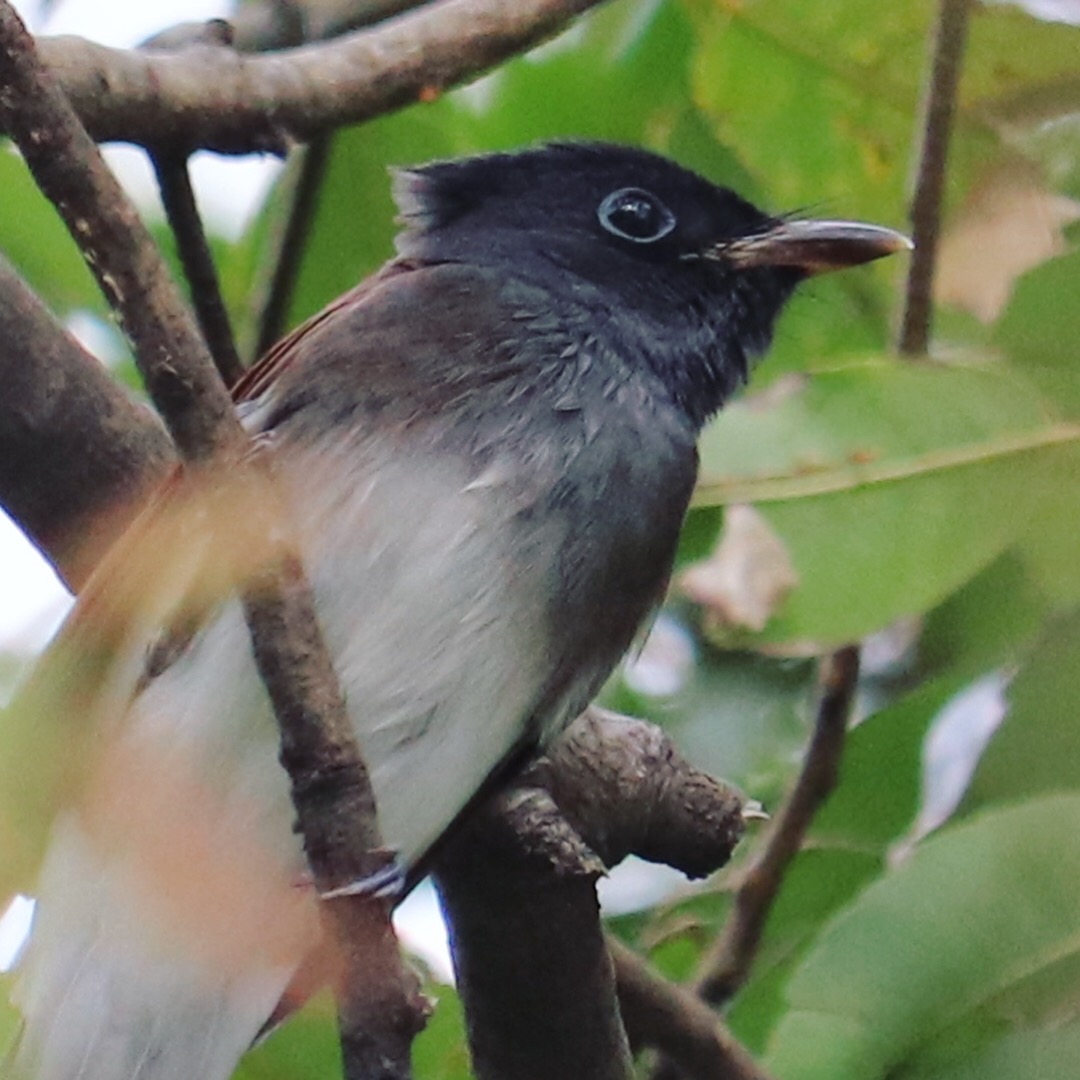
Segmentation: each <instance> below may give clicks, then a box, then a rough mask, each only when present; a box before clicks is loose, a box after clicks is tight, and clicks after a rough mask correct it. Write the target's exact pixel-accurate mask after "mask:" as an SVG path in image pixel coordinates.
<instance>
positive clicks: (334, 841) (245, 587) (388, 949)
mask: <svg viewBox="0 0 1080 1080" xmlns="http://www.w3.org/2000/svg"><path fill="white" fill-rule="evenodd" d="M0 119H2V120H3V122H4V124H5V126H6V128H7V130H8V131H10V132H11V133H12V135H13V137H14V138H15V140H16V142H17V143H18V145H19V149H20V150H21V151H22V153H23V156H24V158H25V159H26V162H27V165H28V166H29V168H30V170H31V172H32V173H33V174H34V177H35V179H36V180H37V182H38V184H39V186H40V187H41V188H42V190H43V191H44V192H45V194H46V195H47V196H49V198H50V199H52V201H53V202H54V204H55V205H56V206H57V209H58V210H59V211H60V214H61V216H62V217H63V219H64V221H65V224H66V225H67V226H68V229H69V231H70V232H71V234H72V236H73V237H74V239H75V241H76V243H77V244H78V245H79V247H80V250H81V251H82V252H83V254H84V257H85V258H86V260H87V262H88V263H89V264H90V267H91V269H92V271H93V272H94V274H95V276H96V277H97V279H98V282H99V284H100V285H101V287H102V289H103V291H104V292H105V294H106V296H107V297H108V298H109V301H110V304H111V305H112V306H113V308H114V310H116V311H117V313H118V315H119V317H120V321H121V324H122V326H123V327H124V329H125V330H126V332H127V333H128V335H129V337H130V338H131V340H132V342H133V345H134V347H135V354H136V361H137V363H138V364H139V368H140V371H141V372H142V374H143V378H144V380H145V381H146V384H147V388H148V390H149V391H150V394H151V396H152V397H153V399H154V401H155V404H156V405H157V406H158V408H159V410H160V411H161V412H162V414H163V416H164V417H165V420H166V422H167V424H168V427H169V429H170V432H171V433H172V436H173V439H174V440H175V442H176V444H177V446H178V447H179V449H180V452H181V456H182V457H183V458H184V460H185V461H186V462H187V463H188V465H189V466H194V467H195V468H196V469H197V470H198V471H200V472H202V473H203V474H207V473H209V466H211V465H214V466H218V467H219V470H218V471H217V472H216V473H215V474H214V475H213V477H212V479H213V480H214V482H215V483H216V484H217V485H218V488H219V491H220V489H221V488H223V487H224V486H225V485H224V476H225V471H224V470H221V469H220V466H223V465H225V466H228V467H229V468H228V475H229V476H230V477H232V476H233V474H234V473H235V474H237V475H238V477H239V480H240V484H239V485H237V484H233V485H231V486H230V488H229V491H228V496H227V498H218V499H217V500H216V501H217V502H218V503H219V504H220V503H223V502H224V503H226V504H233V503H237V504H239V505H238V507H237V509H238V510H239V518H238V519H236V520H239V521H240V522H242V523H244V524H245V525H246V527H247V528H248V529H249V530H250V532H249V533H248V535H250V536H252V537H259V538H260V540H261V545H262V546H261V548H260V552H261V553H262V554H264V555H265V558H264V559H262V560H260V561H259V563H258V566H257V570H256V572H255V573H253V574H252V576H251V577H250V578H248V579H246V580H244V581H242V582H241V592H242V599H243V602H244V608H245V616H246V618H247V621H248V626H249V629H250V631H251V636H252V644H253V646H254V651H255V656H256V660H257V663H258V667H259V672H260V675H261V676H262V678H263V681H264V682H265V684H266V688H267V691H268V694H269V696H270V699H271V701H272V703H273V705H274V711H275V714H276V716H277V718H278V722H279V725H280V728H281V735H282V760H283V763H284V764H285V765H286V768H287V769H288V770H289V775H290V779H291V781H292V790H293V802H294V805H295V807H296V811H297V817H298V819H299V824H300V828H301V831H302V833H303V836H304V844H305V850H306V852H307V855H308V859H309V861H310V863H311V867H312V872H313V876H314V878H315V882H316V885H317V887H318V888H319V890H320V892H327V891H330V890H331V889H333V888H335V887H337V886H340V885H342V884H343V883H346V882H348V881H355V880H357V879H362V878H365V877H369V876H372V875H373V874H374V873H376V872H377V870H378V869H380V868H381V867H383V866H384V865H385V861H386V855H385V853H384V852H382V851H381V850H380V848H381V841H380V839H379V834H378V824H377V821H376V819H375V814H374V797H373V795H372V792H371V785H370V782H369V779H368V776H367V772H366V769H365V768H364V764H363V761H362V760H361V758H360V755H359V751H358V749H357V747H356V742H355V740H354V738H353V735H352V728H351V724H350V722H349V718H348V714H347V713H346V711H345V705H344V700H343V697H342V694H341V690H340V687H339V685H338V683H337V679H336V676H335V674H334V671H333V668H332V666H331V664H330V661H329V657H328V654H327V652H326V649H325V647H324V644H323V642H322V639H321V635H320V633H319V630H318V626H317V623H316V621H315V615H314V608H313V603H312V597H311V595H310V589H309V587H308V586H307V583H306V582H305V581H304V578H303V575H302V573H301V571H300V566H299V562H298V560H297V559H296V557H295V555H294V554H293V552H292V548H291V547H290V545H289V543H288V541H287V539H286V536H287V534H286V532H285V529H284V524H283V522H284V520H285V519H284V514H283V512H282V511H281V509H280V507H279V506H278V505H277V501H276V498H275V493H274V490H273V487H272V485H271V484H269V483H267V482H265V478H264V476H263V475H262V474H261V472H259V471H258V470H256V469H255V468H252V467H246V466H245V462H246V461H247V460H248V459H249V458H250V454H249V451H248V443H247V440H246V437H245V436H244V434H243V430H242V429H241V427H240V425H239V422H238V421H237V419H236V417H235V415H234V413H233V410H232V405H231V401H230V399H229V396H228V394H227V392H226V391H225V388H224V386H223V385H222V383H221V381H220V380H219V379H218V378H217V374H216V372H215V370H214V365H213V361H212V360H211V358H210V356H209V354H208V352H207V351H206V348H205V346H204V345H203V344H202V342H201V340H200V338H199V334H198V332H197V330H196V329H195V326H194V324H193V322H192V320H191V318H190V315H189V314H188V312H187V310H186V309H185V307H184V305H183V303H182V301H181V300H180V297H179V295H178V294H177V290H176V288H175V286H174V284H173V283H172V282H171V281H170V279H169V277H168V274H167V272H166V270H165V267H164V264H163V262H162V260H161V257H160V254H159V253H158V252H157V250H156V248H155V247H154V245H153V241H152V240H151V238H150V236H149V234H148V233H147V231H146V229H145V227H144V226H143V225H142V223H141V221H140V220H139V218H138V216H137V214H136V213H135V211H134V209H133V208H132V207H131V205H130V203H129V202H128V200H127V199H126V198H125V197H124V195H123V193H122V192H121V190H120V188H119V186H118V184H117V183H116V180H115V178H114V177H113V176H112V174H111V173H110V172H109V170H108V168H107V167H106V166H105V164H104V161H103V160H102V158H101V155H100V153H99V151H98V149H97V147H96V146H95V145H94V144H93V142H92V141H91V140H90V138H89V136H88V135H87V133H86V132H85V130H84V129H83V128H82V127H81V125H80V124H79V121H78V118H77V117H76V115H75V113H74V112H73V111H72V109H71V107H70V105H69V103H68V102H67V100H66V99H65V97H64V93H63V91H62V90H61V89H60V87H59V85H58V84H57V83H56V81H55V80H54V79H53V78H52V76H51V75H50V73H49V72H48V71H47V70H46V69H45V68H44V67H43V66H42V65H41V63H40V62H39V61H38V58H37V55H36V50H35V48H34V43H33V41H32V39H31V38H30V36H29V35H28V34H27V33H26V30H25V28H24V27H23V25H22V23H21V21H20V20H19V18H18V16H17V15H16V14H15V12H14V11H13V10H12V8H11V7H10V5H9V4H8V3H7V2H6V0H0ZM215 509H217V508H216V507H215ZM211 521H212V522H215V524H216V517H215V516H214V515H213V514H212V515H211ZM343 808H344V809H343ZM320 910H321V912H322V915H323V918H324V921H325V922H326V924H327V929H328V931H329V932H330V933H331V934H332V935H333V937H334V938H335V939H337V940H339V941H340V942H341V943H342V945H343V956H344V959H345V962H346V964H347V967H346V971H345V974H344V978H343V980H342V983H341V984H340V985H339V986H338V988H337V989H338V992H339V994H338V1002H339V1015H340V1018H341V1026H342V1046H343V1050H344V1052H345V1059H346V1074H347V1075H348V1076H349V1077H350V1078H352V1077H355V1078H359V1077H362V1076H363V1077H371V1076H381V1077H405V1076H407V1075H408V1071H409V1066H408V1059H409V1047H410V1045H411V1039H412V1036H413V1035H414V1034H415V1032H416V1030H417V1029H418V1026H419V1024H420V1017H421V1015H422V1013H423V1009H422V1006H421V1003H420V1002H419V999H418V997H417V994H416V986H415V980H414V978H412V977H411V976H410V975H408V974H407V973H406V972H405V970H404V968H403V967H402V965H401V962H400V957H399V955H398V951H397V948H396V942H395V941H394V938H393V934H392V930H391V929H390V925H389V909H388V905H387V904H386V903H385V902H384V901H377V900H376V901H367V900H365V899H363V898H360V897H357V898H343V899H340V900H334V901H333V902H330V903H326V904H323V905H321V908H320ZM372 971H374V972H375V973H376V974H377V975H378V976H379V981H378V984H377V985H373V983H372V980H371V975H370V973H371V972H372Z"/></svg>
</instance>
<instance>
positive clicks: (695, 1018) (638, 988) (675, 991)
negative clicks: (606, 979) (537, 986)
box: [608, 937, 769, 1080]
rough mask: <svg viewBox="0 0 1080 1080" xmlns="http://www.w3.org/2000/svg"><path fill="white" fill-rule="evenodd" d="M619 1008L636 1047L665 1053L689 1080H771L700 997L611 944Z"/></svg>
mask: <svg viewBox="0 0 1080 1080" xmlns="http://www.w3.org/2000/svg"><path fill="white" fill-rule="evenodd" d="M608 950H609V951H610V953H611V959H612V961H613V963H614V964H615V978H616V981H617V982H618V985H619V1008H620V1010H621V1011H622V1016H623V1020H624V1022H625V1023H626V1030H627V1031H628V1032H629V1033H630V1036H631V1039H632V1040H633V1042H634V1043H635V1045H641V1046H652V1047H655V1048H656V1049H657V1050H659V1051H661V1052H662V1053H663V1054H664V1055H665V1056H666V1057H667V1059H668V1060H669V1061H670V1062H671V1063H672V1064H674V1065H676V1066H677V1067H678V1069H679V1070H680V1072H681V1073H682V1075H684V1076H686V1077H688V1078H690V1080H769V1076H768V1074H767V1073H765V1072H764V1071H763V1070H762V1069H761V1067H760V1066H759V1065H758V1064H757V1063H756V1062H755V1061H754V1059H753V1058H751V1057H750V1055H749V1054H748V1053H747V1052H746V1050H745V1049H743V1047H742V1045H741V1044H740V1043H739V1041H738V1040H737V1039H736V1038H734V1036H732V1034H731V1032H729V1031H728V1030H727V1028H726V1027H724V1025H723V1024H722V1023H721V1021H720V1018H719V1017H718V1016H717V1015H716V1013H715V1012H713V1010H712V1009H710V1008H709V1006H708V1005H707V1004H706V1003H705V1002H704V1001H702V1000H701V998H700V997H698V996H697V995H696V994H693V993H691V992H690V991H689V990H687V989H685V988H684V987H682V986H679V985H677V984H676V983H673V982H671V981H670V980H669V979H665V978H664V977H663V976H661V975H660V974H658V973H657V972H656V971H654V970H653V969H652V968H651V967H650V966H649V965H648V964H647V963H646V962H645V961H644V960H643V959H642V958H641V957H640V956H638V955H637V953H635V952H634V951H633V950H632V949H629V948H627V946H625V945H624V944H623V943H622V942H621V941H619V940H618V939H616V938H612V937H609V938H608Z"/></svg>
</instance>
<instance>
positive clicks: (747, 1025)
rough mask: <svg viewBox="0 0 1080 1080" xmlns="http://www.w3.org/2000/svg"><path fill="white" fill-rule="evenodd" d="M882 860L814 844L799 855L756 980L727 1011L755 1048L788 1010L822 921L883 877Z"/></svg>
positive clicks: (768, 930) (782, 891) (790, 870)
mask: <svg viewBox="0 0 1080 1080" xmlns="http://www.w3.org/2000/svg"><path fill="white" fill-rule="evenodd" d="M882 865H883V864H882V861H881V860H880V859H879V858H877V857H876V856H874V855H869V854H866V853H863V852H859V851H853V850H843V849H841V848H810V849H807V850H804V851H801V852H800V853H799V854H798V855H797V856H796V857H795V859H794V861H793V862H792V864H791V866H790V867H789V868H788V870H787V872H786V873H785V875H784V882H783V885H782V886H781V889H780V894H779V895H778V897H777V899H776V904H775V906H774V907H773V910H772V911H771V912H770V914H769V918H768V922H767V925H766V928H765V935H764V938H763V939H762V943H761V948H760V951H759V953H758V955H757V957H756V959H755V961H754V974H753V980H752V982H751V983H750V984H749V985H748V986H747V987H746V988H744V989H743V990H742V991H740V993H739V995H738V996H737V997H736V999H735V1001H734V1003H733V1004H732V1006H731V1008H730V1009H729V1010H728V1014H727V1019H728V1022H729V1023H730V1025H731V1027H732V1030H733V1031H734V1032H735V1033H736V1034H737V1035H738V1037H739V1038H740V1039H742V1040H743V1041H744V1042H745V1043H746V1044H747V1046H748V1048H749V1049H751V1050H752V1051H754V1052H756V1053H760V1052H761V1051H763V1050H764V1048H765V1045H766V1041H767V1039H768V1036H769V1034H770V1033H771V1031H772V1030H773V1028H774V1026H775V1025H776V1023H777V1022H778V1021H779V1019H780V1017H782V1016H783V1015H784V1014H785V1003H784V989H785V987H786V985H787V981H788V979H789V978H790V976H791V974H792V972H793V971H794V970H796V969H797V965H798V962H799V960H800V958H801V957H802V956H803V955H804V954H805V953H806V951H807V950H808V949H809V948H810V947H811V946H812V944H813V942H814V941H815V939H816V938H817V936H818V934H819V933H820V931H821V928H822V926H824V925H825V924H826V922H827V920H828V919H830V918H831V917H832V916H833V915H835V913H836V912H837V911H839V910H842V909H843V908H844V907H845V906H846V905H847V904H849V903H850V902H851V901H852V899H853V898H854V897H855V896H857V895H858V893H859V892H860V891H861V890H862V889H863V888H865V887H866V886H867V885H868V884H869V883H870V882H871V881H873V880H874V879H875V878H877V877H878V875H879V874H880V873H881V870H882Z"/></svg>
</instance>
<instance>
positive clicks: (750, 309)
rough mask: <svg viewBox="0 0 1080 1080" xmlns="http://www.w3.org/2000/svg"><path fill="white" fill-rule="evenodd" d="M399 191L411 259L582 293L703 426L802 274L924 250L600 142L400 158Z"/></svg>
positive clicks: (405, 251) (880, 231)
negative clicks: (799, 213) (765, 202)
mask: <svg viewBox="0 0 1080 1080" xmlns="http://www.w3.org/2000/svg"><path fill="white" fill-rule="evenodd" d="M395 197H396V200H397V203H398V206H399V209H400V220H401V222H402V223H403V225H404V226H405V229H404V231H403V233H402V235H401V236H400V237H399V238H398V250H399V252H400V253H401V254H402V255H403V256H405V257H415V258H420V259H424V260H434V261H443V260H450V261H453V260H463V261H468V262H470V263H474V264H478V265H488V266H491V267H493V268H495V269H497V270H501V271H503V272H505V273H508V274H513V275H517V276H521V277H527V278H530V279H532V280H540V281H542V282H543V283H544V284H547V285H549V286H551V287H553V288H558V289H561V290H564V291H568V292H570V293H572V295H573V296H574V297H575V298H576V299H577V300H579V301H580V302H581V303H582V304H584V305H586V306H588V307H589V308H590V310H591V311H592V313H593V315H594V317H596V318H597V320H598V325H600V324H603V325H605V326H606V327H607V328H608V330H609V332H611V333H614V334H615V336H616V337H617V338H619V340H620V343H621V344H623V346H624V347H625V348H627V349H628V350H629V351H631V352H634V351H638V352H640V353H641V355H642V357H643V358H644V359H645V360H646V361H647V362H649V363H650V364H651V365H652V366H653V367H654V368H657V370H658V374H659V375H660V376H661V378H662V379H663V380H664V382H665V383H666V384H667V385H668V386H669V387H671V389H672V391H673V392H674V393H675V396H676V397H677V399H678V400H679V403H680V405H681V406H683V407H684V408H685V409H686V410H687V412H688V413H690V414H691V415H692V419H693V420H694V421H695V422H696V423H700V422H701V421H702V420H704V419H705V418H706V417H707V416H708V415H710V414H711V413H712V412H714V411H715V410H716V409H717V408H718V407H719V406H720V405H721V404H722V402H723V400H724V398H726V396H727V395H728V394H729V393H730V391H731V390H732V389H733V388H734V387H735V386H736V385H737V384H738V383H739V382H741V381H742V380H743V379H744V378H745V377H746V374H747V370H748V364H749V360H750V359H751V358H752V357H754V356H756V355H758V354H760V353H761V352H762V351H763V350H764V349H765V348H766V347H767V346H768V344H769V341H770V339H771V336H772V329H773V325H774V323H775V321H776V318H777V316H778V315H779V313H780V310H781V308H782V307H783V305H784V302H785V301H786V300H787V299H788V297H789V296H790V295H791V292H792V291H793V289H794V288H795V286H796V285H797V284H798V283H799V282H800V281H802V280H803V279H805V278H806V277H808V276H810V275H812V274H817V273H821V272H823V271H827V270H835V269H841V268H844V267H849V266H855V265H858V264H860V263H864V262H869V261H871V260H873V259H877V258H881V257H882V256H884V255H888V254H891V253H893V252H896V251H900V250H903V249H905V248H908V247H910V243H909V241H908V240H907V239H906V238H905V237H904V236H902V235H901V234H900V233H897V232H894V231H893V230H891V229H885V228H881V227H878V226H874V225H865V224H861V223H857V222H850V221H815V220H803V219H798V218H792V217H775V216H770V215H769V214H766V213H764V212H762V211H761V210H758V209H757V208H756V207H754V206H753V205H752V204H750V203H749V202H747V201H746V200H745V199H743V198H741V197H740V196H738V195H737V194H735V192H733V191H731V190H730V189H728V188H724V187H719V186H717V185H716V184H713V183H710V182H709V181H708V180H706V179H704V178H702V177H700V176H698V175H697V174H695V173H693V172H691V171H690V170H688V169H684V168H682V167H681V166H679V165H676V164H675V163H674V162H672V161H669V160H667V159H666V158H663V157H660V156H658V155H656V154H652V153H649V152H647V151H644V150H639V149H635V148H631V147H625V146H614V145H609V144H601V143H554V144H550V145H545V146H541V147H537V148H535V149H531V150H526V151H523V152H518V153H512V154H491V155H486V156H480V157H473V158H465V159H460V160H455V161H444V162H435V163H433V164H430V165H425V166H422V167H418V168H413V169H407V170H401V171H400V172H398V173H397V174H396V176H395ZM556 282H558V283H559V284H558V285H556ZM643 343H644V344H643Z"/></svg>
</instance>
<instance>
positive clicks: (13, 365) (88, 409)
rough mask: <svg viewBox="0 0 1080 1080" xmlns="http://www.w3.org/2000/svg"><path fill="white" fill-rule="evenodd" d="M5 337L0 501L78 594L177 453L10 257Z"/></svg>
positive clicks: (0, 296) (2, 312) (0, 287)
mask: <svg viewBox="0 0 1080 1080" xmlns="http://www.w3.org/2000/svg"><path fill="white" fill-rule="evenodd" d="M0 341H2V342H3V343H4V344H3V348H2V349H0V385H2V386H3V388H4V392H3V400H4V404H3V408H0V501H2V502H3V505H4V508H5V509H6V510H7V511H8V513H9V514H11V516H12V517H13V518H14V519H15V520H16V521H17V522H18V523H19V525H20V526H21V528H22V529H23V530H24V531H25V532H26V534H27V535H28V536H29V537H30V539H31V540H32V541H33V542H34V543H35V544H36V545H37V547H38V548H39V549H40V550H41V551H42V553H43V554H44V555H45V557H46V558H47V559H48V560H49V561H50V562H51V563H52V564H53V566H54V567H55V568H56V570H57V572H58V573H59V574H60V576H61V577H62V578H63V579H64V581H65V583H66V584H67V585H68V587H69V588H70V589H72V590H73V591H76V592H77V591H78V590H79V589H80V588H81V586H82V585H83V583H84V582H85V580H86V578H87V577H89V575H90V573H91V571H92V570H93V569H94V567H95V566H97V564H98V562H99V561H100V560H101V557H102V556H103V555H104V554H105V551H106V550H107V549H108V548H109V547H110V546H111V544H112V543H113V541H114V540H116V538H117V537H118V536H119V535H120V534H121V533H122V532H123V531H124V530H125V529H126V528H127V527H128V525H129V524H130V523H131V522H132V520H134V518H135V515H136V514H137V513H138V512H139V510H140V509H141V508H142V505H143V503H144V502H145V500H146V499H147V498H148V497H149V495H150V493H151V492H152V491H153V490H154V489H155V488H156V487H157V485H158V484H159V483H160V481H161V480H162V478H163V477H164V476H165V474H166V473H167V472H168V471H169V468H170V466H171V465H172V464H173V462H175V460H176V454H175V451H174V450H173V446H172V443H171V442H170V441H169V437H168V436H167V435H166V433H165V429H164V428H163V427H162V426H161V424H160V423H159V422H158V420H157V418H156V417H155V416H154V415H153V413H151V412H150V410H149V409H146V408H144V407H143V406H141V405H139V404H137V403H136V402H135V401H134V400H133V399H132V398H131V396H130V395H128V394H127V393H126V392H125V391H124V389H123V388H122V387H121V386H120V385H119V384H117V383H116V382H115V381H114V380H113V379H111V378H110V377H109V375H108V373H107V372H106V371H105V369H104V368H103V367H102V366H101V365H100V364H99V363H98V362H97V360H96V359H95V358H94V357H93V356H91V355H90V354H89V353H87V352H86V351H85V350H84V349H83V348H82V346H80V345H79V344H78V342H77V341H75V339H74V338H72V337H71V335H70V334H68V333H67V332H66V331H65V330H64V328H63V327H62V326H61V325H60V323H59V322H57V320H56V319H55V318H54V317H53V315H52V314H51V313H50V312H49V311H47V310H46V308H45V307H44V305H42V303H41V301H40V300H38V298H37V297H36V296H35V295H34V293H33V292H32V291H31V290H30V289H29V288H28V287H27V286H26V284H25V283H24V282H23V281H22V279H21V278H20V277H19V275H18V274H16V273H15V271H14V270H13V269H12V268H11V266H10V265H8V263H7V262H6V261H4V260H3V259H0Z"/></svg>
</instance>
